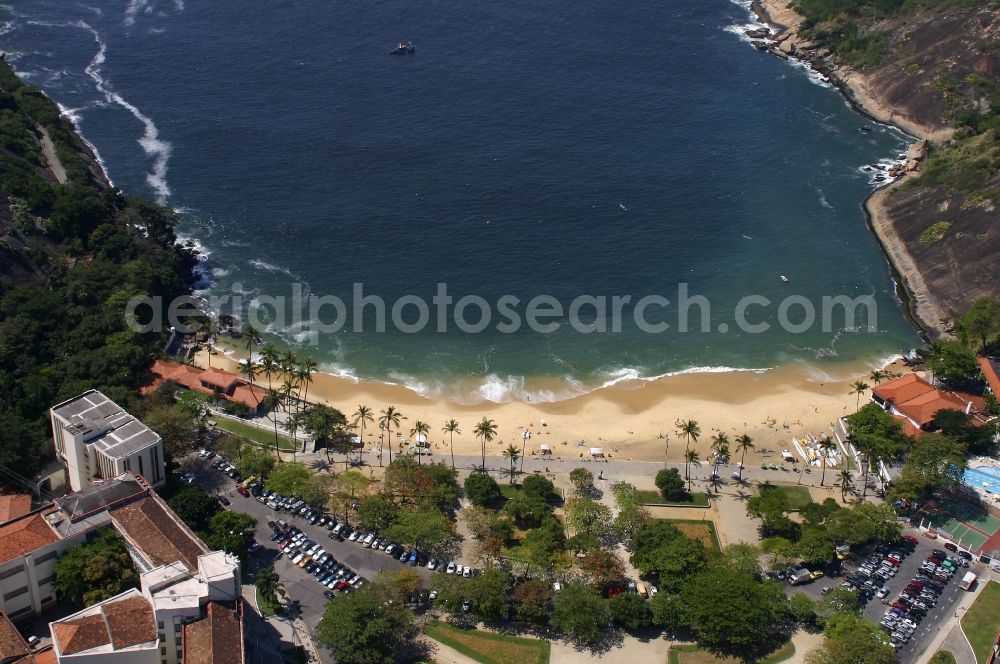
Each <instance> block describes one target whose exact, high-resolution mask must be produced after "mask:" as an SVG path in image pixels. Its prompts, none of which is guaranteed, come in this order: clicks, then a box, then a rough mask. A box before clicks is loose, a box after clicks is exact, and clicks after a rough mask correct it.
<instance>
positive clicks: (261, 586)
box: [254, 566, 285, 618]
mask: <svg viewBox="0 0 1000 664" xmlns="http://www.w3.org/2000/svg"><path fill="white" fill-rule="evenodd" d="M254 586H255V588H256V593H257V595H256V599H257V608H258V609H260V614H261V615H262V616H264V617H265V618H268V617H270V616H273V615H274V614H275V613H277V612H278V609H279V607H280V604H279V602H278V597H279V596H280V595H284V593H285V591H284V590H283V589H282V588H281V579H280V578H279V577H278V573H277V572H275V571H274V567H273V566H272V567H265V568H263V569H261V570H259V571H258V572H257V575H256V576H255V577H254Z"/></svg>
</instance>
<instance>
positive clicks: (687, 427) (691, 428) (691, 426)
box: [677, 420, 701, 479]
mask: <svg viewBox="0 0 1000 664" xmlns="http://www.w3.org/2000/svg"><path fill="white" fill-rule="evenodd" d="M677 433H678V435H681V436H684V438H686V439H687V445H686V446H685V448H684V479H688V475H689V474H690V470H689V469H688V462H687V458H688V457H689V456H690V454H691V441H692V440H693V441H694V442H696V443H697V442H698V436H700V435H701V427H699V426H698V423H697V422H695V421H694V420H685V421H683V422H681V426H680V430H679V431H678V432H677Z"/></svg>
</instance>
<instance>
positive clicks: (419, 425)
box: [410, 420, 431, 464]
mask: <svg viewBox="0 0 1000 664" xmlns="http://www.w3.org/2000/svg"><path fill="white" fill-rule="evenodd" d="M430 432H431V425H429V424H427V422H423V421H421V420H417V421H416V422H414V423H413V428H412V429H410V435H411V436H413V438H414V439H415V440H416V441H417V463H418V464H419V463H420V457H422V456H423V455H424V444H425V443H424V442H421V441H420V437H421V436H423V438H424V440H425V441H427V440H429V438H428V435H427V434H429V433H430Z"/></svg>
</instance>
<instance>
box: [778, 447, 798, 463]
mask: <svg viewBox="0 0 1000 664" xmlns="http://www.w3.org/2000/svg"><path fill="white" fill-rule="evenodd" d="M781 459H782V461H786V462H788V463H795V455H794V454H792V453H791V451H790V450H781Z"/></svg>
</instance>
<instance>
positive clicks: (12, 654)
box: [0, 611, 31, 662]
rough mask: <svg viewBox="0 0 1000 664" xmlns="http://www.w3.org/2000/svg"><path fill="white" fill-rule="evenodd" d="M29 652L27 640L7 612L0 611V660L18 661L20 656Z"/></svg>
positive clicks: (24, 655)
mask: <svg viewBox="0 0 1000 664" xmlns="http://www.w3.org/2000/svg"><path fill="white" fill-rule="evenodd" d="M30 654H31V648H29V647H28V642H27V641H25V640H24V637H23V636H21V632H19V631H18V629H17V627H14V623H12V622H11V621H10V618H8V617H7V614H6V613H3V612H2V611H0V662H20V661H21V658H23V657H27V656H28V655H30Z"/></svg>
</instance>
